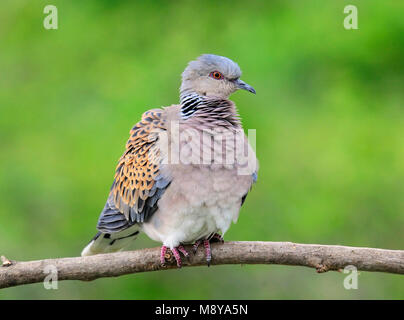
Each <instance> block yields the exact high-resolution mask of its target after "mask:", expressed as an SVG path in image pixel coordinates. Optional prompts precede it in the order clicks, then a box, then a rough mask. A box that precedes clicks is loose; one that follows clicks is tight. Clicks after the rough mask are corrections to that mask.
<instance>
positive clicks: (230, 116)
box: [82, 54, 258, 267]
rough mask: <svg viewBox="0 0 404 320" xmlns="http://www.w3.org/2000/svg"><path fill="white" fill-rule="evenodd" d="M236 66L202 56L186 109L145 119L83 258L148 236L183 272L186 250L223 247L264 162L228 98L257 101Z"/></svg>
mask: <svg viewBox="0 0 404 320" xmlns="http://www.w3.org/2000/svg"><path fill="white" fill-rule="evenodd" d="M240 76H241V70H240V68H239V66H238V65H237V64H236V63H235V62H233V61H232V60H230V59H228V58H226V57H221V56H217V55H213V54H204V55H202V56H200V57H199V58H198V59H196V60H195V61H191V62H190V63H189V64H188V66H187V67H186V69H185V70H184V72H183V73H182V84H181V88H180V104H179V105H171V106H169V107H163V108H161V109H153V110H149V111H147V112H145V113H144V114H143V116H142V119H141V121H140V122H138V123H137V124H136V125H135V126H134V127H133V128H132V130H131V131H130V137H129V140H128V142H127V143H126V150H125V152H124V154H123V155H122V157H121V158H120V160H119V163H118V165H117V168H116V171H115V177H114V181H113V183H112V187H111V190H110V193H109V196H108V199H107V202H106V204H105V207H104V209H103V210H102V212H101V214H100V217H99V220H98V224H97V229H98V233H97V234H96V235H95V237H94V238H93V239H92V240H91V242H90V243H89V244H88V245H87V246H86V247H85V248H84V249H83V251H82V256H87V255H93V254H98V253H105V252H114V251H120V250H123V249H124V248H125V247H127V246H128V244H129V243H130V242H131V241H132V240H133V239H134V238H136V236H137V234H138V233H139V231H143V232H145V233H146V235H147V236H149V237H150V238H151V239H153V240H155V241H159V242H161V243H162V244H163V245H162V247H161V257H160V259H161V263H162V264H164V263H165V255H166V251H167V250H168V249H170V250H171V251H172V253H173V255H174V257H175V259H176V261H177V266H178V267H181V263H182V262H181V256H180V254H183V255H184V256H186V257H187V256H188V252H187V251H186V250H185V248H184V246H183V245H185V244H193V248H194V249H195V250H196V249H197V248H198V245H199V244H202V243H203V245H204V247H205V253H206V260H207V263H208V265H209V264H210V261H211V253H210V242H211V241H214V240H216V241H217V240H219V241H223V238H222V236H223V235H224V233H225V232H226V231H227V230H228V228H229V227H230V225H231V222H232V221H233V222H236V221H237V219H238V215H239V211H240V207H241V206H242V204H243V202H244V200H245V198H246V196H247V193H248V192H249V190H250V188H251V186H252V184H253V183H254V182H255V181H256V179H257V170H258V162H257V159H256V157H255V153H254V151H253V150H252V148H251V146H250V144H249V142H248V139H247V137H246V136H245V134H244V132H243V129H242V125H241V121H240V118H239V116H238V112H237V109H236V106H235V104H234V103H233V102H232V101H230V100H228V98H229V96H230V95H231V94H232V93H233V92H235V91H237V90H239V89H242V90H247V91H249V92H251V93H254V94H255V90H254V88H253V87H251V86H250V85H248V84H247V83H245V82H244V81H242V80H241V79H240Z"/></svg>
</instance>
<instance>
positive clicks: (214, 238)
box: [210, 233, 224, 243]
mask: <svg viewBox="0 0 404 320" xmlns="http://www.w3.org/2000/svg"><path fill="white" fill-rule="evenodd" d="M210 241H213V242H220V243H224V239H223V237H222V236H221V235H220V234H218V233H214V234H213V235H212V237H211V238H210Z"/></svg>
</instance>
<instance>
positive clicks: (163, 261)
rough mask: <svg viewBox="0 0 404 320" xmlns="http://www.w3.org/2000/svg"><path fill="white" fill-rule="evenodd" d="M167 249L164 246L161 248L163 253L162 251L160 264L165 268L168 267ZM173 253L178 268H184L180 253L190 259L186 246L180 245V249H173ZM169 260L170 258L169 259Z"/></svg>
mask: <svg viewBox="0 0 404 320" xmlns="http://www.w3.org/2000/svg"><path fill="white" fill-rule="evenodd" d="M167 249H168V248H167V247H166V246H162V247H161V251H160V263H161V265H162V266H163V267H164V266H165V265H166V254H167ZM171 252H172V253H173V256H174V258H175V261H177V267H178V268H181V266H182V261H181V256H180V252H181V253H182V254H183V255H184V256H185V257H186V258H188V257H189V253H188V252H187V250H185V248H184V246H182V245H179V246H178V247H175V248H172V249H171ZM167 258H169V257H167Z"/></svg>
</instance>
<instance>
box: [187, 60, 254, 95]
mask: <svg viewBox="0 0 404 320" xmlns="http://www.w3.org/2000/svg"><path fill="white" fill-rule="evenodd" d="M240 76H241V70H240V67H239V66H238V64H237V63H235V62H234V61H232V60H230V59H229V58H226V57H221V56H217V55H214V54H204V55H201V56H200V57H198V58H197V59H196V60H194V61H191V62H190V63H189V64H188V66H187V67H186V68H185V70H184V72H183V73H182V84H181V88H180V91H181V96H183V95H185V94H187V93H191V92H195V93H197V94H199V95H202V96H218V97H221V98H228V97H229V96H230V95H231V94H232V93H233V92H235V91H237V90H239V89H243V90H247V91H249V92H252V93H255V90H254V88H253V87H251V86H250V85H248V84H247V83H245V82H244V81H242V80H240Z"/></svg>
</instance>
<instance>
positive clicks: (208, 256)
mask: <svg viewBox="0 0 404 320" xmlns="http://www.w3.org/2000/svg"><path fill="white" fill-rule="evenodd" d="M203 246H204V247H205V254H206V262H207V263H208V267H209V266H210V261H211V260H212V254H211V252H210V242H209V239H205V240H203Z"/></svg>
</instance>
